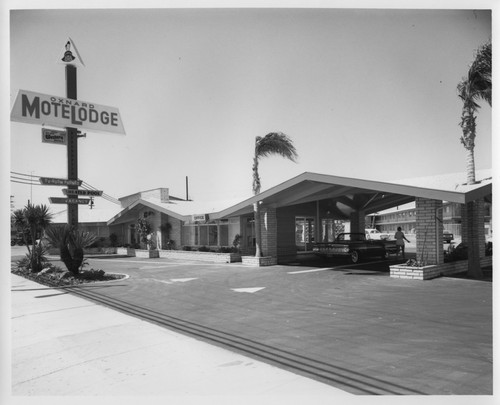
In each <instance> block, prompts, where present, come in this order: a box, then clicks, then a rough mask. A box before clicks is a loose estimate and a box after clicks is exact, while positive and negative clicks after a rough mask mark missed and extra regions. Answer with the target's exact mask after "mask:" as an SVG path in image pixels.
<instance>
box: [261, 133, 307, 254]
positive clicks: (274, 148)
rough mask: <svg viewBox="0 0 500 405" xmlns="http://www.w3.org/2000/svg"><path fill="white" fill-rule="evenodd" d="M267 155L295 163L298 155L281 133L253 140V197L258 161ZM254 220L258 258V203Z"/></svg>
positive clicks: (291, 143)
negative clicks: (277, 156)
mask: <svg viewBox="0 0 500 405" xmlns="http://www.w3.org/2000/svg"><path fill="white" fill-rule="evenodd" d="M269 155H280V156H282V157H284V158H287V159H290V160H291V161H292V162H295V161H296V159H297V157H298V155H297V151H296V150H295V146H294V145H293V142H292V140H291V139H290V138H289V137H288V136H287V135H285V134H284V133H282V132H270V133H268V134H267V135H266V136H264V137H260V136H257V137H256V138H255V154H254V158H253V167H252V170H253V184H252V189H253V193H254V195H257V194H260V177H259V159H261V158H263V157H266V156H269ZM253 210H254V219H255V256H256V257H260V256H261V255H262V252H261V233H260V207H259V201H256V202H255V203H254V204H253Z"/></svg>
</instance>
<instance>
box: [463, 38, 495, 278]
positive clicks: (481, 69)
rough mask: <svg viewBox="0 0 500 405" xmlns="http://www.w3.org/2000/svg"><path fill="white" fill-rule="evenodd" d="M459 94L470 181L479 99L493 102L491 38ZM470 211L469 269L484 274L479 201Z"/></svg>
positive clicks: (470, 179) (470, 272) (471, 181)
mask: <svg viewBox="0 0 500 405" xmlns="http://www.w3.org/2000/svg"><path fill="white" fill-rule="evenodd" d="M457 90H458V96H459V97H460V99H461V100H462V102H463V107H462V119H461V121H460V126H461V127H462V136H461V138H460V141H461V142H462V144H463V145H464V147H465V149H466V150H467V158H466V165H467V184H474V183H475V182H476V173H475V171H476V169H475V162H474V140H475V138H476V113H477V111H478V110H479V108H480V105H479V104H478V102H479V101H480V100H484V101H486V102H487V103H488V104H489V105H490V106H491V94H492V90H491V42H488V43H486V44H484V45H482V46H480V47H479V48H478V50H477V51H476V55H475V58H474V61H473V62H472V64H471V65H470V67H469V72H468V74H467V76H466V77H464V78H463V79H462V81H461V82H460V83H459V84H458V86H457ZM465 209H466V215H467V221H468V226H467V241H468V248H467V253H468V270H467V273H468V275H469V276H471V277H474V278H482V276H483V272H482V270H481V264H480V260H479V257H480V255H479V249H480V248H481V247H480V246H479V244H478V243H477V240H478V235H477V233H478V229H477V227H476V226H474V221H473V218H474V217H475V216H476V215H477V208H476V202H475V201H471V202H468V203H467V204H466V205H465Z"/></svg>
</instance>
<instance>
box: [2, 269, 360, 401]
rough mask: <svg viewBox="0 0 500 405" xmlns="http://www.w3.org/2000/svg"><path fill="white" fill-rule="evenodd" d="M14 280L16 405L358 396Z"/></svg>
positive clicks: (13, 316) (13, 344) (29, 283)
mask: <svg viewBox="0 0 500 405" xmlns="http://www.w3.org/2000/svg"><path fill="white" fill-rule="evenodd" d="M11 279H12V286H11V287H12V288H11V290H12V292H11V297H12V313H11V317H12V319H11V333H12V343H11V350H12V398H11V401H12V403H24V402H22V401H21V399H22V396H45V395H49V396H61V395H68V396H89V395H93V396H134V395H140V396H146V395H148V396H158V395H162V396H172V397H176V398H177V399H178V400H179V401H180V400H187V399H192V398H198V399H200V397H203V398H202V402H203V403H207V402H211V401H214V402H216V403H221V397H224V398H230V397H232V398H236V397H237V398H240V397H241V398H243V397H245V398H247V399H248V397H249V396H250V397H254V399H253V400H252V402H255V400H258V401H260V402H262V400H263V399H268V400H271V402H267V403H278V402H280V403H281V401H283V400H285V401H287V402H284V403H288V404H293V403H304V404H305V403H308V404H311V403H318V402H317V401H315V397H318V399H319V400H320V401H322V402H321V403H326V402H325V401H326V400H328V401H329V402H330V401H332V402H333V401H334V400H335V398H334V397H335V396H338V395H342V396H344V400H345V399H348V398H346V397H345V396H348V397H351V396H350V394H348V393H346V392H344V391H341V390H339V389H336V388H334V387H331V386H329V385H326V384H322V383H319V382H316V381H314V380H311V379H307V378H304V377H301V376H299V375H296V374H293V373H290V372H287V371H284V370H281V369H279V368H276V367H273V366H270V365H267V364H265V363H261V362H259V361H256V360H254V359H252V358H249V357H245V356H243V355H239V354H237V353H233V352H230V351H228V350H225V349H222V348H219V347H217V346H212V345H209V344H206V343H204V342H201V341H198V340H195V339H193V338H190V337H187V336H184V335H181V334H177V333H174V332H172V331H170V330H168V329H164V328H162V327H160V326H157V325H155V324H152V323H148V322H145V321H141V320H139V319H137V318H134V317H130V316H127V315H124V314H122V313H120V312H117V311H114V310H111V309H109V308H106V307H104V306H101V305H97V304H94V303H92V302H90V301H87V300H84V299H82V298H79V297H76V296H73V295H71V294H69V293H66V292H64V291H63V290H56V289H51V288H48V287H45V286H43V285H40V284H37V283H35V282H32V281H30V280H26V279H24V278H22V277H19V276H15V275H11ZM325 396H328V398H325ZM16 398H17V400H18V401H16ZM273 400H276V402H274V401H273ZM278 400H279V401H278ZM179 401H178V402H176V403H179ZM197 403H199V401H198V402H197ZM233 403H234V402H233ZM239 403H241V401H239Z"/></svg>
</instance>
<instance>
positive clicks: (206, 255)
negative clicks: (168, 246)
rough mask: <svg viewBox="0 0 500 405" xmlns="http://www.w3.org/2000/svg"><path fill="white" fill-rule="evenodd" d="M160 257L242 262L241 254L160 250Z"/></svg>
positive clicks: (214, 261) (215, 261)
mask: <svg viewBox="0 0 500 405" xmlns="http://www.w3.org/2000/svg"><path fill="white" fill-rule="evenodd" d="M159 252H160V257H165V258H169V259H182V260H196V261H204V262H213V263H235V262H241V255H240V254H239V253H215V252H194V251H188V250H160V251H159Z"/></svg>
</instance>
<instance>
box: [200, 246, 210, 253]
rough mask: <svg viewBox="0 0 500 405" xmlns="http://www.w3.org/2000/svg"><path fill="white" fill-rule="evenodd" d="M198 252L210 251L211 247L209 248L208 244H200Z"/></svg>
mask: <svg viewBox="0 0 500 405" xmlns="http://www.w3.org/2000/svg"><path fill="white" fill-rule="evenodd" d="M198 252H210V249H209V248H207V247H206V246H200V247H199V248H198Z"/></svg>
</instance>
